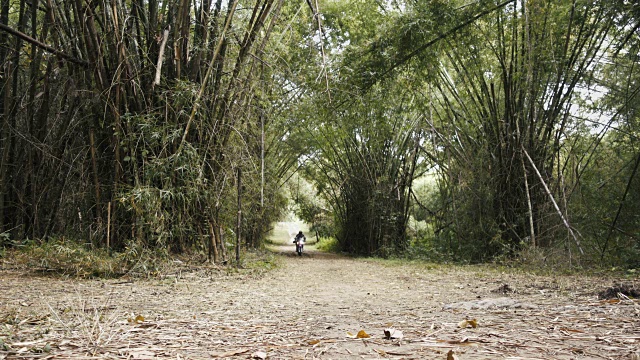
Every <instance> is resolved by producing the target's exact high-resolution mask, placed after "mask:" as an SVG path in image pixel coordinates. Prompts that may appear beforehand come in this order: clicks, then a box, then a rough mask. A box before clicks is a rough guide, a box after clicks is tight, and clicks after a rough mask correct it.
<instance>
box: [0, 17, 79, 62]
mask: <svg viewBox="0 0 640 360" xmlns="http://www.w3.org/2000/svg"><path fill="white" fill-rule="evenodd" d="M0 30H2V31H5V32H7V33H9V34H11V35H13V36H16V37H19V38H21V39H22V40H24V41H27V42H30V43H32V44H34V45H35V46H37V47H39V48H41V49H42V50H44V51H47V52H50V53H52V54H55V55H58V56H60V57H61V58H64V59H66V60H68V61H71V62H72V63H75V64H78V65H82V66H84V67H88V66H89V63H88V62H86V61H84V60H80V59H76V58H74V57H73V56H71V55H69V54H66V53H64V52H62V51H60V50H58V49H55V48H53V47H51V46H49V45H47V44H43V43H41V42H40V41H38V40H36V39H34V38H32V37H31V36H29V35H27V34H25V33H22V32H20V31H18V30H15V29H13V28H11V27H9V26H7V25H5V24H0Z"/></svg>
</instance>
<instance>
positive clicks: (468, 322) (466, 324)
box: [458, 319, 478, 329]
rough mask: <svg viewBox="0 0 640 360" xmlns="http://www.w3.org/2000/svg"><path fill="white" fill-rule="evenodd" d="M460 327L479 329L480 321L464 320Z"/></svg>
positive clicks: (459, 324)
mask: <svg viewBox="0 0 640 360" xmlns="http://www.w3.org/2000/svg"><path fill="white" fill-rule="evenodd" d="M458 327H459V328H462V329H464V328H468V327H472V328H474V329H475V328H477V327H478V321H477V320H476V319H471V320H469V319H466V320H462V321H460V322H459V323H458Z"/></svg>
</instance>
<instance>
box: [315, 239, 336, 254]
mask: <svg viewBox="0 0 640 360" xmlns="http://www.w3.org/2000/svg"><path fill="white" fill-rule="evenodd" d="M315 246H316V249H318V250H322V251H326V252H332V253H338V252H340V251H341V246H340V243H339V242H338V240H337V239H336V238H334V237H323V238H321V239H320V241H318V243H317V244H316V245H315Z"/></svg>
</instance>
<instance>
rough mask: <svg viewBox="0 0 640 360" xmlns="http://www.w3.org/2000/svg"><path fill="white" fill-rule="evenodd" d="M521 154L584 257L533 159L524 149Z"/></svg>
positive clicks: (576, 239)
mask: <svg viewBox="0 0 640 360" xmlns="http://www.w3.org/2000/svg"><path fill="white" fill-rule="evenodd" d="M522 153H523V154H524V155H525V156H526V157H527V159H528V160H529V163H531V167H533V170H535V172H536V175H538V178H539V179H540V182H541V183H542V186H543V187H544V190H545V191H546V193H547V195H549V199H550V200H551V203H553V207H555V209H556V212H557V213H558V215H560V218H561V219H562V222H563V223H564V226H565V227H566V228H567V230H568V231H569V234H571V237H573V240H574V241H575V242H576V245H578V250H580V254H583V255H584V251H583V250H582V246H581V245H580V240H578V238H577V237H576V234H575V233H574V232H573V229H572V228H571V225H569V222H568V221H567V219H566V218H565V217H564V215H562V211H561V210H560V207H559V206H558V203H557V202H556V200H555V199H554V198H553V194H551V191H549V187H548V186H547V183H546V182H545V181H544V179H543V178H542V174H540V171H538V168H537V167H536V164H535V163H534V162H533V159H531V157H530V156H529V153H527V150H525V149H524V147H522Z"/></svg>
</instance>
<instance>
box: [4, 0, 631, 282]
mask: <svg viewBox="0 0 640 360" xmlns="http://www.w3.org/2000/svg"><path fill="white" fill-rule="evenodd" d="M0 25H2V26H1V27H0V78H1V79H2V86H1V87H0V92H1V94H0V95H1V96H0V140H1V141H0V256H1V257H2V264H3V266H18V264H21V266H24V267H28V268H31V269H34V270H38V271H46V272H57V273H61V274H65V275H72V276H82V277H84V276H101V277H114V276H124V275H126V274H141V275H143V276H153V274H154V273H156V272H162V271H164V269H165V268H170V267H171V266H173V265H172V264H176V263H177V261H180V262H181V263H183V264H187V263H188V264H190V265H189V266H192V265H191V264H203V263H205V262H206V264H207V266H212V267H220V268H227V269H231V268H236V269H242V268H243V267H247V268H248V267H249V265H248V263H249V262H252V261H254V260H255V261H256V262H257V263H258V265H257V267H259V268H260V267H270V266H272V265H273V264H274V263H273V261H272V260H269V255H268V254H267V253H263V252H262V251H263V249H264V248H265V244H268V242H269V241H270V240H269V236H272V237H273V236H277V237H280V236H284V234H276V233H274V232H273V231H274V227H275V226H276V225H275V224H277V223H278V222H279V221H287V218H288V217H291V216H293V215H295V216H296V217H297V218H298V219H300V221H302V222H304V223H305V224H306V226H308V228H307V227H305V228H304V229H305V232H306V233H307V234H308V235H309V236H308V237H309V238H311V237H313V238H315V239H316V240H317V247H318V248H319V249H322V250H326V251H334V252H342V253H347V254H350V255H355V256H363V257H380V258H400V259H422V260H425V261H432V262H439V263H460V264H479V263H497V264H523V265H526V266H531V267H540V268H550V269H562V268H569V269H598V268H599V269H611V268H616V269H623V270H625V271H626V270H633V269H636V268H640V217H639V216H638V214H640V174H638V173H639V171H638V169H639V168H640V145H639V144H640V141H639V140H640V66H638V65H639V64H640V63H639V61H638V49H640V30H639V29H640V5H639V4H638V3H637V2H632V1H625V0H616V1H604V0H596V1H593V0H560V1H553V2H551V1H540V0H505V1H495V0H478V1H472V2H469V1H462V0H455V1H403V0H398V1H383V2H380V1H356V0H347V1H337V0H320V1H315V2H314V1H283V0H238V1H236V0H230V1H223V0H212V1H200V0H196V1H174V2H167V1H158V0H144V1H137V0H135V1H108V0H97V1H92V2H90V3H85V2H82V1H75V2H74V1H60V0H52V1H49V2H43V1H37V0H36V1H27V0H0ZM291 214H293V215H291ZM275 231H278V230H275ZM269 234H271V235H269ZM287 236H290V234H287ZM260 264H262V265H260ZM193 266H200V265H193ZM229 271H231V270H229ZM234 271H235V270H234Z"/></svg>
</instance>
